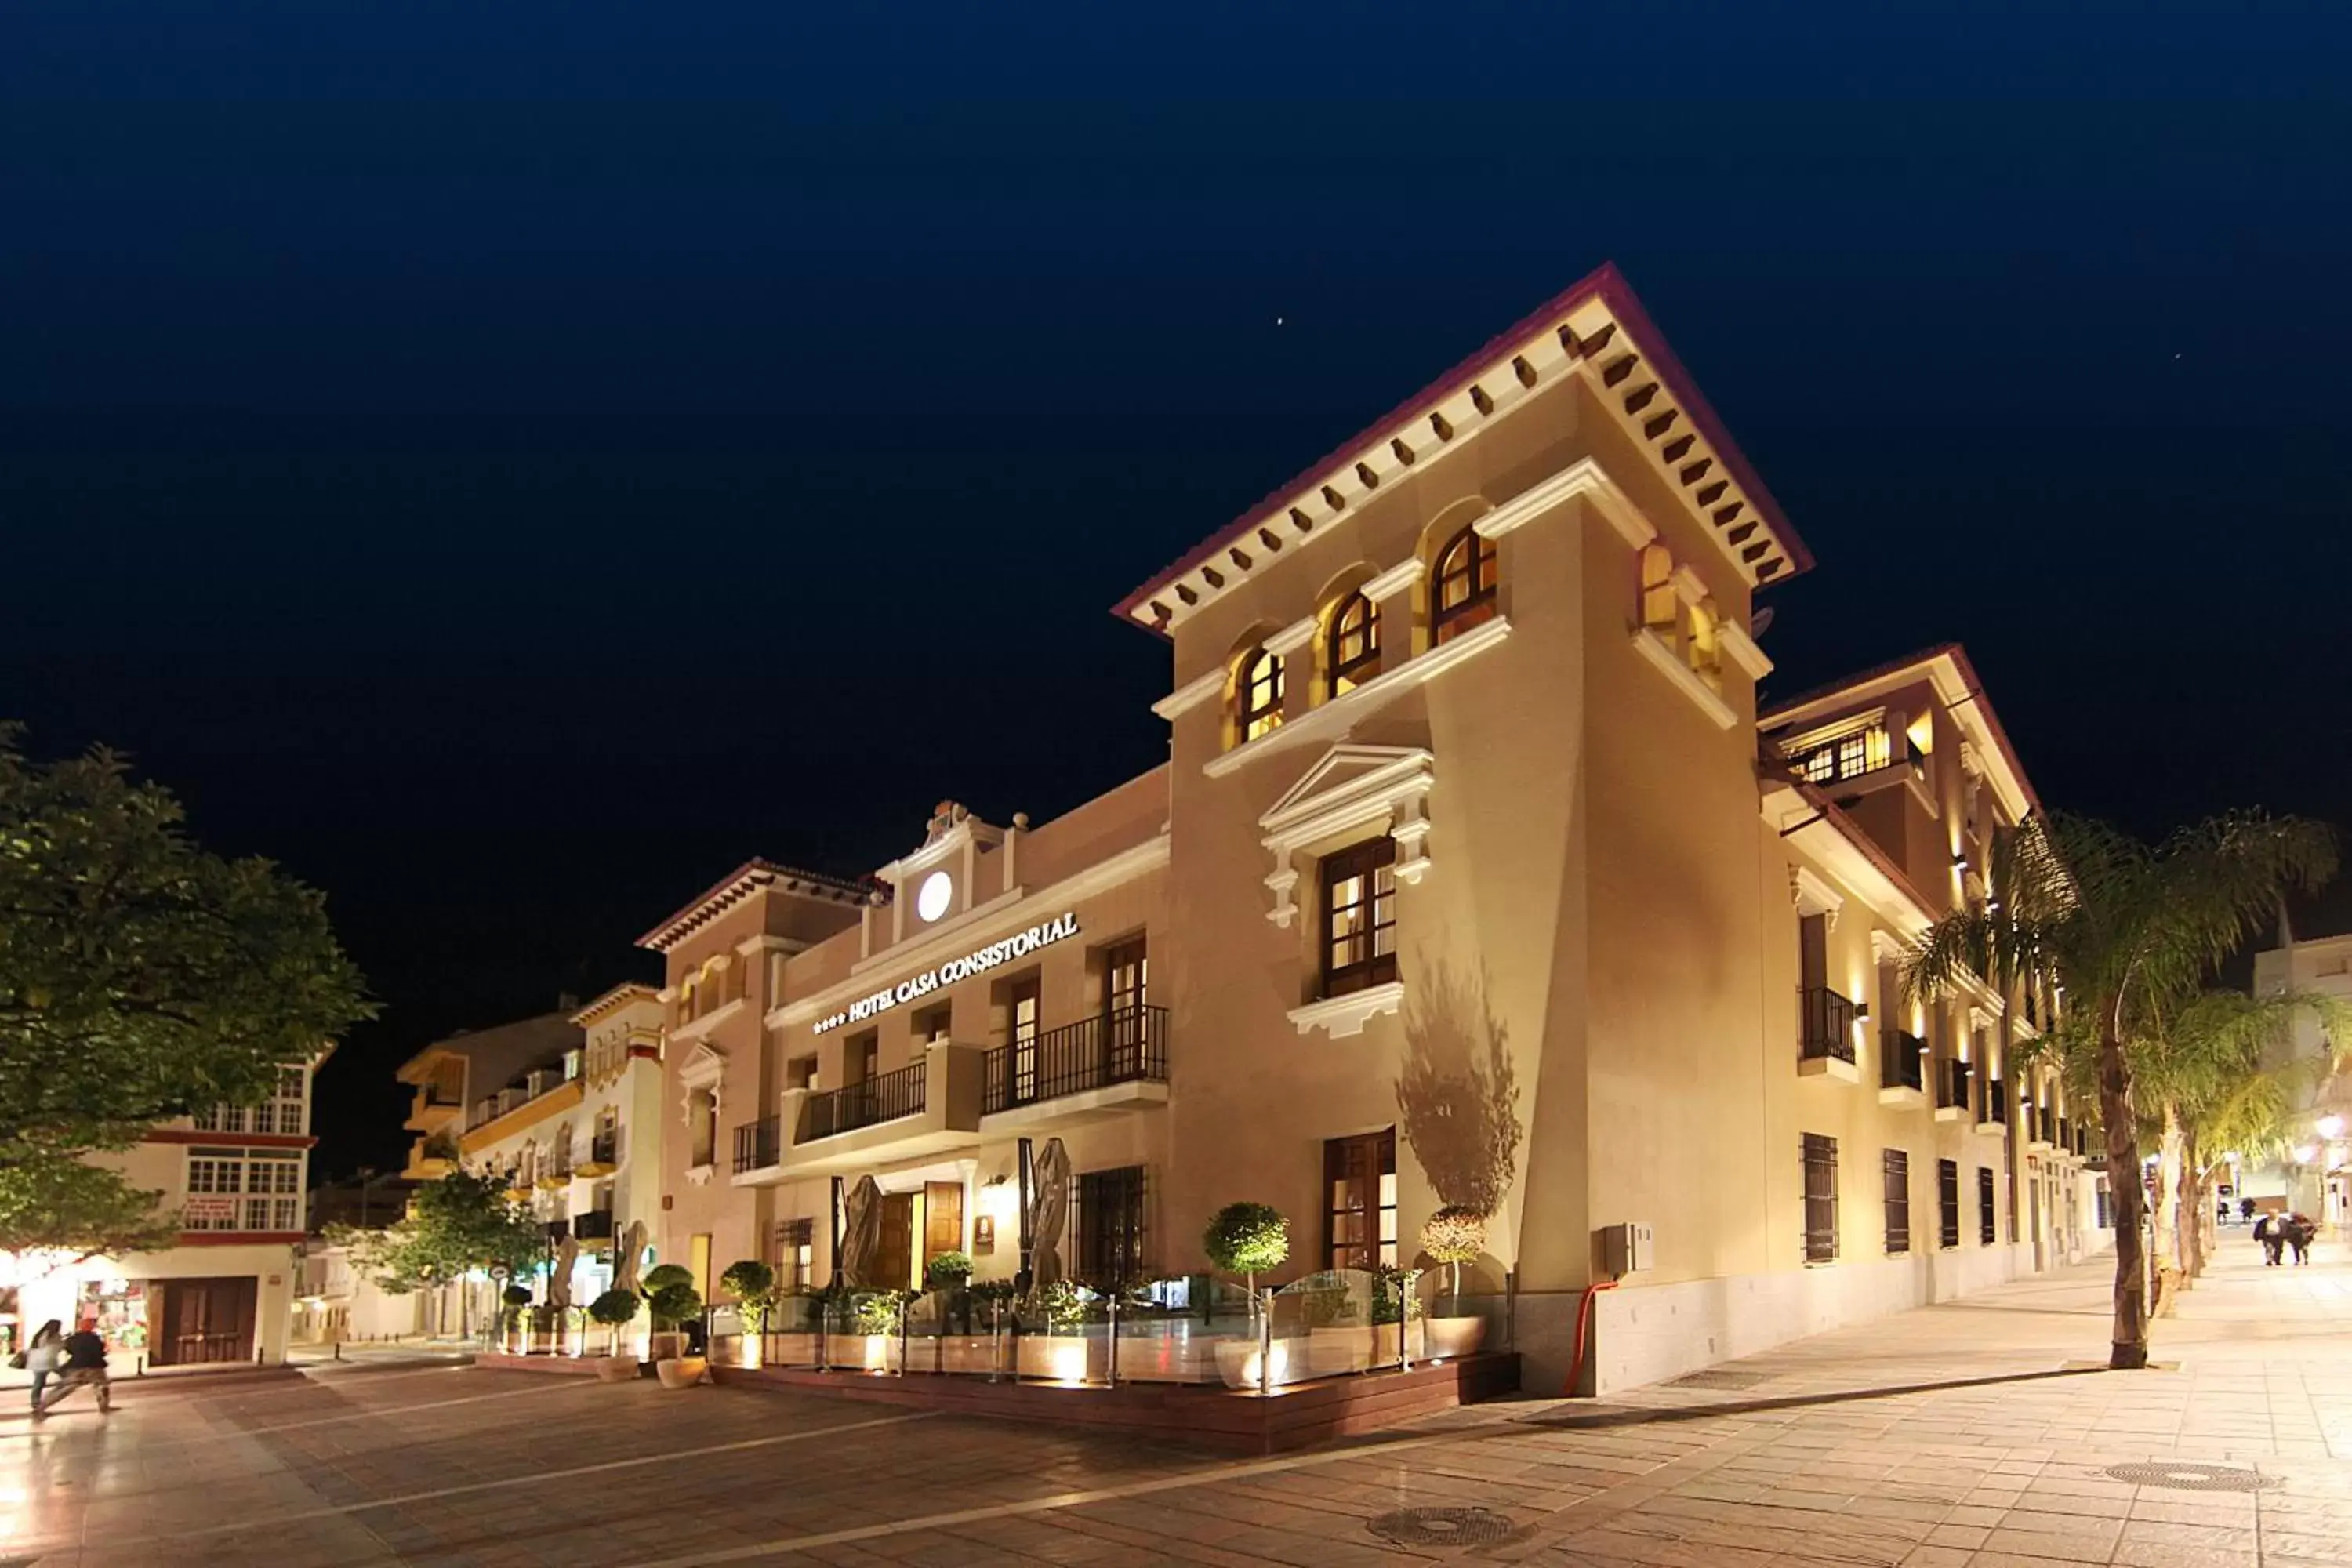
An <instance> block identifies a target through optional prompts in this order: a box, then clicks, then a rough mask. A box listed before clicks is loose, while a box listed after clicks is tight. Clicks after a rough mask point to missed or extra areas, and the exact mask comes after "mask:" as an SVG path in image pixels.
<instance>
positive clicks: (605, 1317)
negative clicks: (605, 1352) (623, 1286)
mask: <svg viewBox="0 0 2352 1568" xmlns="http://www.w3.org/2000/svg"><path fill="white" fill-rule="evenodd" d="M588 1315H589V1317H591V1318H593V1319H594V1320H595V1321H597V1322H600V1323H602V1324H604V1327H605V1328H606V1329H608V1330H610V1331H612V1345H611V1348H612V1353H613V1354H614V1355H618V1354H620V1353H621V1331H622V1330H623V1329H625V1328H627V1327H628V1326H629V1325H630V1324H631V1323H633V1322H635V1321H636V1317H637V1294H636V1292H635V1291H634V1290H607V1291H605V1292H604V1294H603V1295H601V1296H599V1297H597V1298H596V1299H595V1300H593V1301H591V1302H589V1303H588Z"/></svg>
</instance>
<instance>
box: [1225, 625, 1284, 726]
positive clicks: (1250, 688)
mask: <svg viewBox="0 0 2352 1568" xmlns="http://www.w3.org/2000/svg"><path fill="white" fill-rule="evenodd" d="M1281 724H1282V656H1281V655H1280V654H1278V653H1272V652H1269V651H1268V650H1266V649H1265V648H1262V647H1261V648H1255V649H1253V650H1252V651H1251V652H1250V653H1249V655H1248V656H1247V657H1246V658H1244V659H1243V660H1242V668H1241V675H1240V678H1239V679H1237V680H1236V681H1235V682H1234V744H1236V745H1239V744H1240V743H1241V742H1244V741H1255V740H1256V739H1257V738H1258V737H1259V736H1260V735H1263V734H1265V733H1266V732H1267V731H1271V730H1276V729H1278V728H1280V727H1281Z"/></svg>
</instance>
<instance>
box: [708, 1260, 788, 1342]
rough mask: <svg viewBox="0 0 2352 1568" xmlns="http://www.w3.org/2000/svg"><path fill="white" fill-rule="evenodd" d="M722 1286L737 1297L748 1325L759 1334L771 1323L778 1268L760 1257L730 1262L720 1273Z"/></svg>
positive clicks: (737, 1302) (740, 1311)
mask: <svg viewBox="0 0 2352 1568" xmlns="http://www.w3.org/2000/svg"><path fill="white" fill-rule="evenodd" d="M719 1286H720V1288H721V1289H725V1290H727V1291H728V1292H729V1293H730V1294H731V1295H733V1296H734V1298H735V1305H736V1309H737V1310H738V1312H739V1314H740V1316H741V1318H742V1320H743V1323H744V1326H745V1327H746V1328H748V1329H749V1330H750V1331H751V1332H753V1333H755V1334H756V1333H759V1332H760V1331H761V1330H763V1329H765V1328H766V1327H767V1325H768V1310H769V1309H770V1308H771V1307H772V1306H773V1305H774V1304H775V1300H776V1271H775V1270H774V1269H772V1268H769V1267H768V1266H767V1265H766V1264H764V1263H762V1262H761V1261H760V1260H759V1259H758V1258H738V1259H737V1260H736V1261H734V1262H732V1263H730V1264H729V1265H728V1266H727V1268H726V1269H725V1270H724V1271H723V1272H722V1273H720V1275H719Z"/></svg>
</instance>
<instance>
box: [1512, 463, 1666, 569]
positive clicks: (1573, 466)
mask: <svg viewBox="0 0 2352 1568" xmlns="http://www.w3.org/2000/svg"><path fill="white" fill-rule="evenodd" d="M1577 497H1582V498H1583V499H1584V500H1589V501H1591V503H1592V508H1593V510H1595V511H1597V512H1599V513H1600V514H1601V517H1602V518H1603V519H1605V520H1606V521H1607V522H1608V524H1609V526H1610V527H1612V528H1613V529H1615V530H1616V531H1617V535H1618V537H1619V538H1621V539H1622V540H1623V541H1624V542H1626V543H1627V544H1629V545H1631V546H1633V548H1634V549H1636V550H1639V549H1640V548H1641V547H1642V546H1643V545H1644V544H1647V543H1649V542H1650V541H1652V540H1654V539H1655V538H1657V537H1658V531H1657V530H1656V529H1655V528H1654V527H1652V526H1651V523H1650V520H1649V519H1648V518H1646V517H1643V515H1642V509H1641V508H1639V507H1637V506H1635V505H1634V504H1633V499H1632V498H1631V497H1629V496H1627V495H1626V493H1625V492H1624V491H1623V490H1622V489H1618V488H1617V481H1616V480H1614V479H1611V478H1610V477H1609V470H1608V469H1606V468H1602V467H1601V464H1600V461H1599V459H1597V458H1578V459H1577V460H1576V461H1574V462H1573V463H1570V465H1569V466H1568V467H1566V468H1562V469H1561V470H1560V471H1559V472H1558V473H1556V474H1554V475H1552V476H1551V477H1550V478H1549V479H1539V480H1538V481H1537V482H1536V483H1534V484H1532V485H1529V486H1528V488H1527V489H1524V490H1521V491H1520V492H1519V493H1518V494H1517V495H1515V496H1513V497H1512V498H1511V499H1510V500H1507V501H1505V502H1504V503H1503V504H1502V505H1500V506H1498V507H1496V509H1495V510H1492V511H1490V512H1488V513H1487V514H1486V516H1484V517H1482V518H1480V519H1479V520H1478V521H1476V522H1474V523H1472V524H1471V525H1470V526H1471V527H1473V528H1475V529H1476V530H1477V531H1479V533H1480V534H1481V535H1483V536H1484V537H1486V538H1487V539H1500V538H1502V537H1503V535H1505V534H1507V533H1508V532H1510V531H1512V530H1513V529H1515V528H1519V527H1522V526H1524V525H1525V524H1527V523H1530V522H1533V521H1535V520H1536V519H1537V518H1539V517H1541V516H1543V515H1544V513H1546V512H1548V511H1549V510H1552V509H1553V508H1554V507H1557V506H1559V504H1560V503H1561V502H1562V501H1566V500H1572V499H1575V498H1577Z"/></svg>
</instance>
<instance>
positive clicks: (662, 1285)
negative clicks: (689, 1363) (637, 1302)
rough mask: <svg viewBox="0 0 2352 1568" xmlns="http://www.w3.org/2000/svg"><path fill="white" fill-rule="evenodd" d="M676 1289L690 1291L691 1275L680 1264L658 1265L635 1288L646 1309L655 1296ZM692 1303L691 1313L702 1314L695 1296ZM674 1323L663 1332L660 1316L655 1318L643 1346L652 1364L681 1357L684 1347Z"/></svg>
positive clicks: (698, 1297)
mask: <svg viewBox="0 0 2352 1568" xmlns="http://www.w3.org/2000/svg"><path fill="white" fill-rule="evenodd" d="M678 1285H683V1286H685V1287H686V1288H687V1289H689V1290H692V1289H694V1275H693V1272H692V1271H691V1270H689V1269H688V1268H686V1267H685V1266H684V1265H682V1264H677V1263H661V1264H656V1265H655V1266H654V1267H653V1268H648V1269H646V1277H645V1279H644V1280H643V1281H641V1282H640V1283H639V1284H638V1286H637V1289H638V1290H639V1291H640V1292H641V1293H643V1295H644V1296H645V1299H646V1305H647V1306H648V1307H650V1306H651V1305H652V1303H653V1299H654V1298H655V1297H656V1296H658V1295H660V1294H661V1293H662V1292H663V1291H664V1290H667V1289H671V1288H673V1287H675V1286H678ZM695 1300H696V1303H697V1304H696V1307H695V1311H696V1312H699V1311H700V1310H702V1309H701V1305H700V1301H701V1296H700V1294H699V1292H698V1293H697V1295H696V1298H695ZM692 1315H693V1314H692V1313H689V1314H688V1316H692ZM677 1322H678V1320H676V1319H673V1320H672V1321H671V1322H670V1326H669V1327H668V1328H667V1330H666V1329H664V1328H663V1327H662V1322H661V1318H660V1315H659V1314H658V1313H656V1314H655V1317H654V1331H653V1335H652V1337H651V1338H650V1339H649V1340H648V1341H647V1342H646V1355H647V1358H648V1359H649V1360H651V1361H652V1362H654V1363H655V1364H656V1365H658V1364H660V1363H662V1362H663V1361H665V1360H667V1359H668V1358H669V1357H672V1356H676V1355H679V1354H682V1353H684V1351H685V1346H684V1344H683V1343H682V1342H680V1339H679V1336H678V1333H677Z"/></svg>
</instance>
